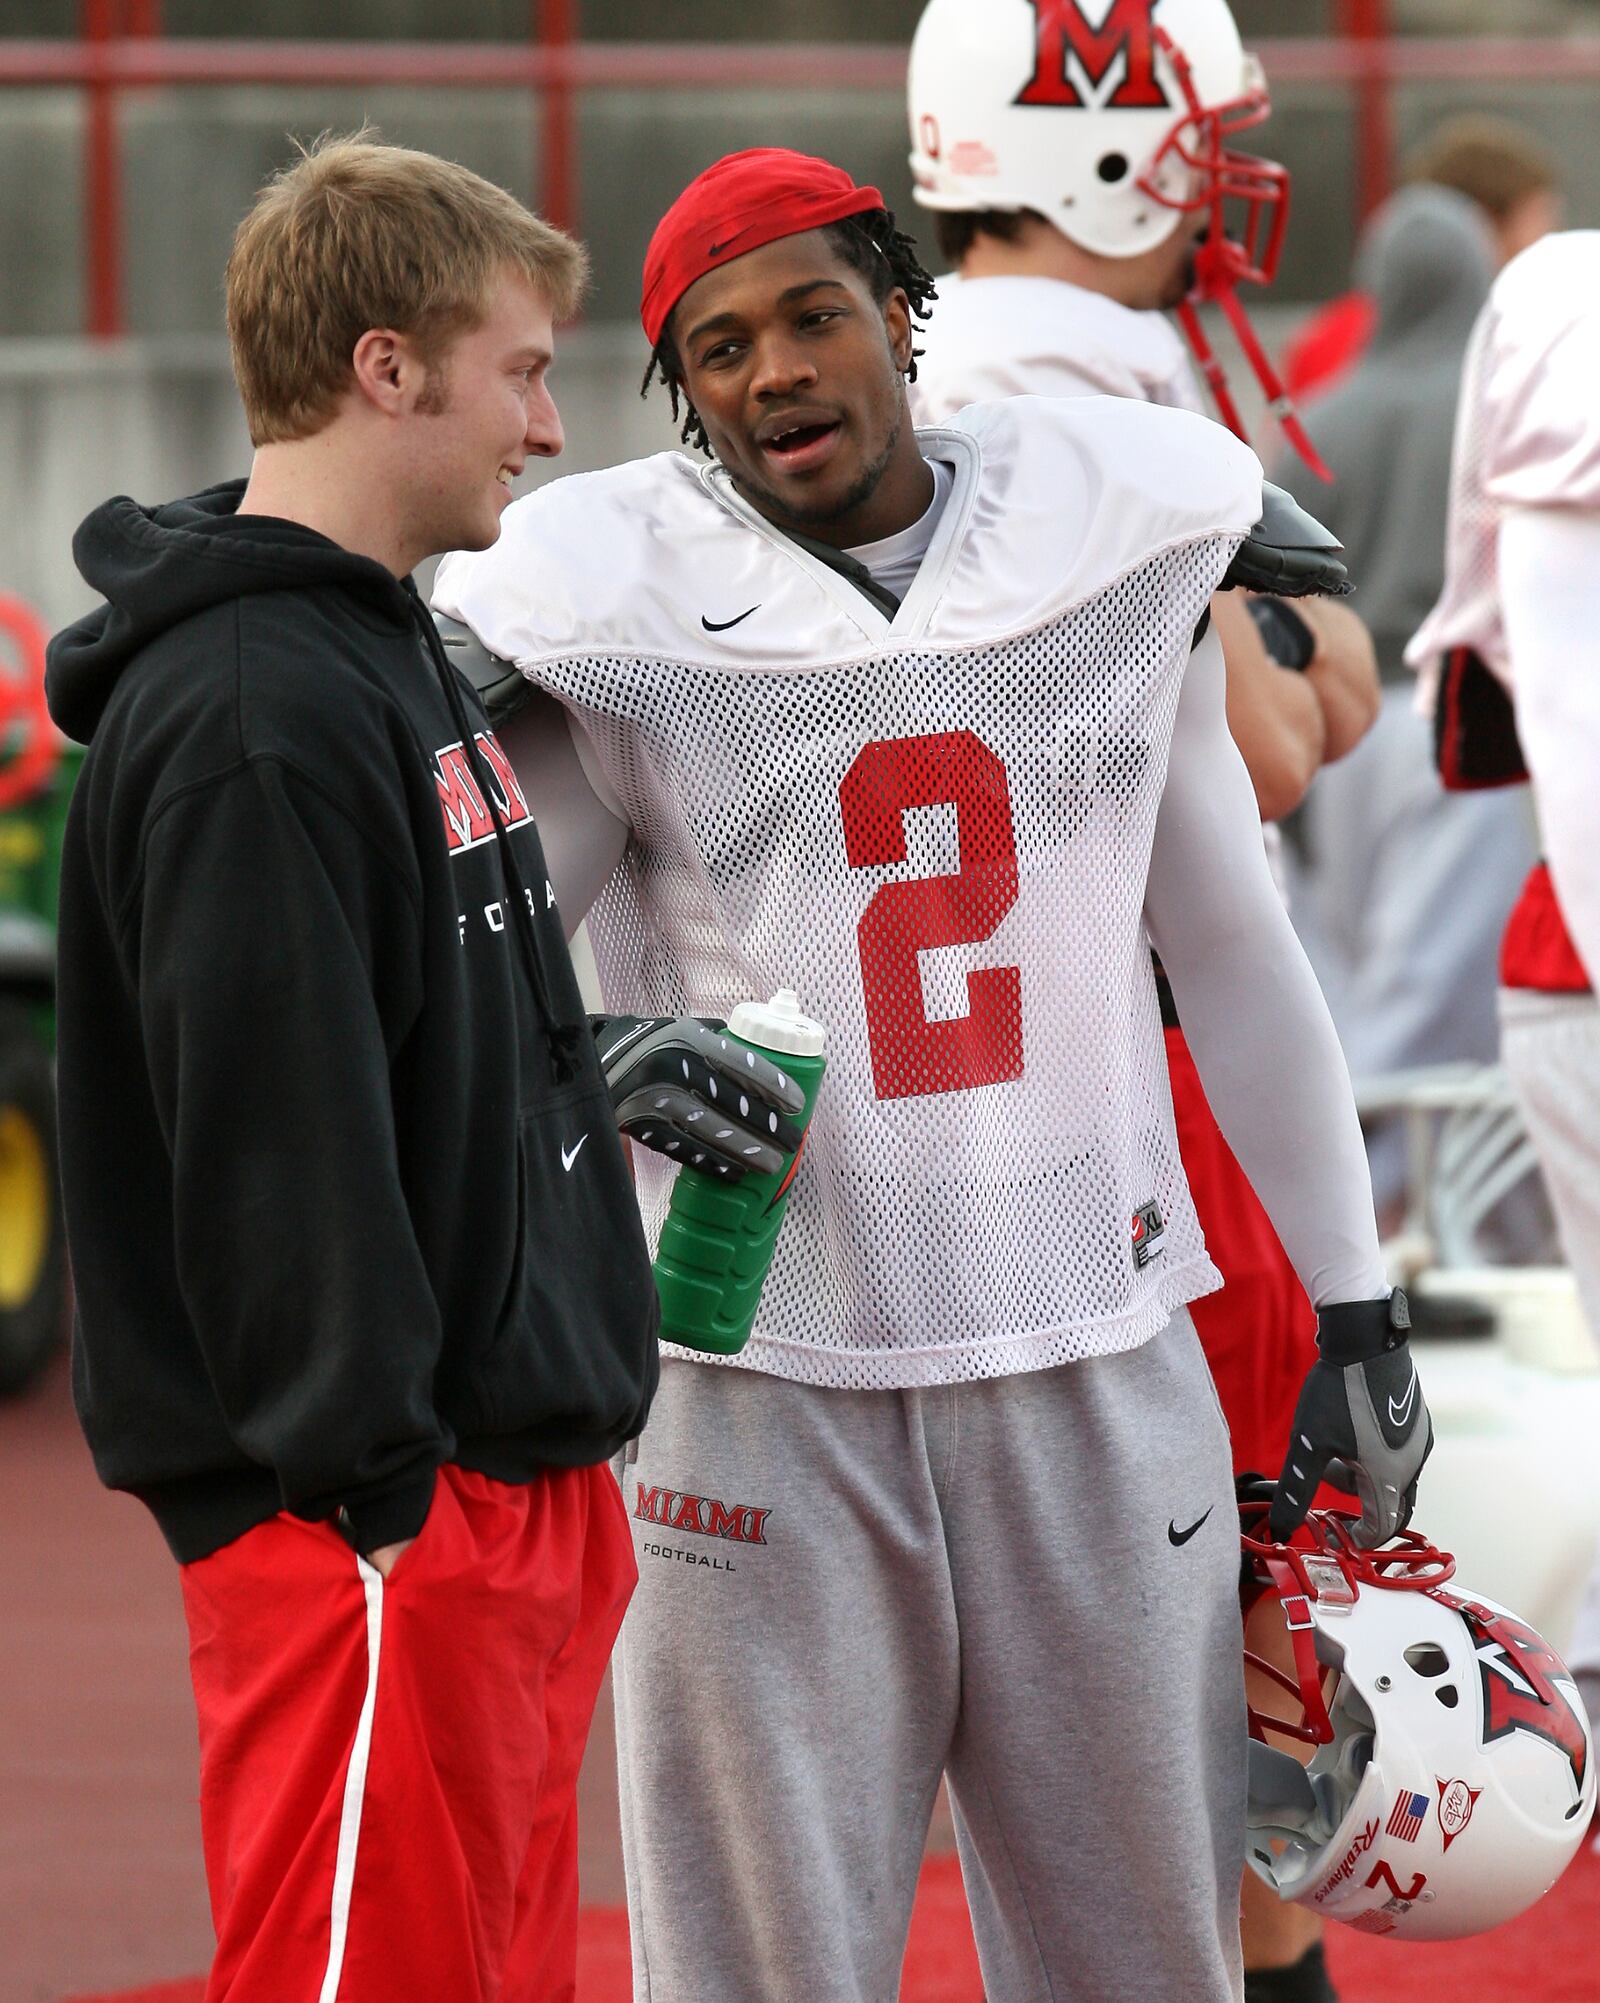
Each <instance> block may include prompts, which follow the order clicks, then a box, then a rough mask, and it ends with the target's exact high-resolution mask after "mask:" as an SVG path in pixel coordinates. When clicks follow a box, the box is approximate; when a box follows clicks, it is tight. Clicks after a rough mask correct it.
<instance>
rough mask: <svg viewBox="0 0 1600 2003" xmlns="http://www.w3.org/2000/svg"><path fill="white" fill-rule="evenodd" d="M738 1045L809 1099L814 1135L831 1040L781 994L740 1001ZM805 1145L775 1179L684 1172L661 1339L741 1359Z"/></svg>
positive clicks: (670, 1232) (790, 996)
mask: <svg viewBox="0 0 1600 2003" xmlns="http://www.w3.org/2000/svg"><path fill="white" fill-rule="evenodd" d="M727 1033H728V1037H729V1040H730V1041H731V1042H734V1043H743V1044H746V1045H748V1047H749V1048H750V1049H752V1050H759V1051H760V1052H761V1054H762V1056H763V1057H766V1058H769V1059H770V1060H771V1061H772V1062H773V1063H774V1064H776V1065H777V1066H778V1068H779V1069H780V1070H781V1071H786V1072H787V1073H788V1074H789V1076H790V1077H791V1078H792V1079H793V1080H794V1081H795V1083H796V1084H797V1085H798V1086H799V1087H800V1089H801V1091H802V1092H804V1094H805V1100H806V1103H805V1107H804V1110H803V1111H802V1112H801V1114H800V1116H799V1125H800V1126H801V1127H803V1128H804V1127H809V1126H810V1124H811V1115H812V1114H813V1112H815V1110H816V1105H817V1089H818V1087H819V1086H820V1085H821V1083H822V1073H823V1070H824V1068H825V1063H826V1060H825V1059H824V1057H823V1054H822V1052H823V1047H824V1045H825V1044H826V1042H827V1033H826V1031H825V1030H824V1029H823V1027H822V1024H821V1023H820V1022H813V1021H812V1020H811V1018H810V1017H809V1016H806V1015H803V1014H802V1013H801V1011H800V998H799V996H798V995H796V994H794V993H792V992H791V991H790V990H789V989H788V988H780V989H779V991H778V992H777V994H775V995H774V996H773V997H772V999H771V1001H768V1002H741V1003H740V1004H739V1006H738V1007H737V1008H736V1009H735V1010H734V1012H733V1014H732V1015H731V1016H730V1017H729V1019H728V1030H727ZM804 1152H805V1139H804V1135H802V1137H801V1141H800V1146H799V1148H798V1149H797V1150H796V1151H795V1153H794V1154H793V1155H792V1156H791V1157H790V1158H789V1160H788V1161H786V1162H785V1163H784V1165H783V1168H782V1169H781V1170H780V1171H779V1173H778V1174H776V1175H747V1176H746V1177H745V1178H744V1179H743V1181H742V1182H736V1183H723V1182H718V1181H716V1180H715V1179H714V1178H713V1177H711V1176H709V1175H697V1174H696V1173H695V1172H694V1170H693V1169H688V1168H685V1169H680V1170H679V1171H678V1179H677V1181H676V1182H675V1183H674V1184H673V1186H672V1203H671V1207H670V1209H669V1210H668V1212H667V1220H666V1222H665V1223H664V1224H663V1225H662V1227H661V1243H660V1245H659V1247H658V1248H657V1251H656V1292H657V1293H658V1294H659V1295H660V1296H661V1340H662V1341H663V1342H676V1343H681V1344H682V1345H683V1346H684V1347H685V1348H686V1349H702V1350H706V1351H708V1352H709V1353H710V1354H711V1355H713V1356H732V1355H733V1354H734V1353H735V1351H737V1350H740V1349H743V1348H744V1346H745V1344H746V1343H747V1342H748V1341H749V1340H750V1331H751V1329H752V1328H753V1327H754V1326H755V1319H756V1309H757V1307H758V1306H759V1305H760V1302H761V1288H762V1285H763V1284H764V1282H765V1280H766V1277H767V1270H768V1268H769V1267H770V1266H771V1264H772V1255H773V1252H774V1251H775V1250H776V1249H777V1244H778V1232H779V1229H780V1227H781V1226H782V1224H783V1214H784V1212H785V1211H786V1210H787V1209H788V1207H789V1187H790V1184H791V1183H792V1182H793V1181H794V1175H795V1170H796V1168H797V1167H798V1166H799V1163H800V1157H801V1155H802V1154H804Z"/></svg>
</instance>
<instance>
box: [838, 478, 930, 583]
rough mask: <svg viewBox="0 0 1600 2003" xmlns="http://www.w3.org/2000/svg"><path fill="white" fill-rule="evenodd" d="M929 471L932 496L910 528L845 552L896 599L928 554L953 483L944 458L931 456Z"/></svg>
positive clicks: (861, 544) (913, 581) (913, 577)
mask: <svg viewBox="0 0 1600 2003" xmlns="http://www.w3.org/2000/svg"><path fill="white" fill-rule="evenodd" d="M928 470H929V471H930V472H931V473H932V474H933V499H932V500H931V501H930V502H929V503H928V506H927V510H926V512H925V513H924V514H922V515H921V516H920V517H919V519H918V520H916V521H914V522H913V523H912V524H911V526H910V528H908V529H901V530H900V531H899V533H898V534H896V535H892V536H884V537H883V539H882V540H881V541H880V542H863V543H857V544H856V546H855V548H854V549H847V550H846V551H845V555H846V556H853V557H854V558H855V560H856V562H857V563H859V564H863V565H865V567H866V568H867V569H868V570H869V571H871V573H872V581H873V582H874V583H875V584H881V585H882V586H883V588H884V590H885V591H892V592H893V593H894V595H895V597H896V598H902V599H903V598H904V597H905V595H906V593H907V592H908V591H909V590H910V589H911V587H912V585H913V584H914V583H915V582H916V578H917V572H918V571H919V570H920V569H921V568H922V559H923V558H924V557H925V556H926V555H927V554H928V545H929V544H930V543H931V542H932V541H933V535H934V531H935V529H937V528H938V526H939V517H940V516H941V515H942V514H943V513H944V509H945V503H946V502H947V501H948V500H949V498H950V495H951V492H952V491H953V489H954V487H955V484H956V473H955V468H954V467H953V466H952V465H950V464H949V462H948V461H947V460H944V459H930V460H929V461H928Z"/></svg>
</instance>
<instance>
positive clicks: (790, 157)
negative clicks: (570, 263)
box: [639, 146, 883, 347]
mask: <svg viewBox="0 0 1600 2003" xmlns="http://www.w3.org/2000/svg"><path fill="white" fill-rule="evenodd" d="M882 207H883V197H882V195H880V194H879V192H878V190H877V189H876V188H858V187H857V186H856V184H855V182H854V181H852V180H851V178H850V176H849V175H848V174H847V173H845V171H844V169H843V168H842V167H833V166H830V165H829V164H828V162H827V161H826V160H816V159H813V158H812V156H811V155H810V154H809V153H791V152H790V151H789V150H788V148H787V147H783V146H757V147H753V148H752V149H751V150H750V151H749V152H747V153H729V154H728V155H727V156H726V158H724V159H721V160H719V161H718V162H717V164H716V165H715V166H714V167H708V168H707V169H706V171H705V172H704V173H703V174H701V175H699V176H698V177H697V178H696V179H695V180H693V181H691V182H690V183H689V185H688V187H687V188H685V189H684V191H683V193H682V194H681V195H680V196H679V197H678V199H677V200H676V201H675V202H674V203H673V205H672V207H671V208H670V209H668V211H667V213H666V214H665V215H664V216H663V217H662V218H661V221H660V222H659V223H658V224H657V225H656V233H655V235H654V236H653V237H652V238H651V239H650V248H649V250H647V251H646V252H645V259H644V301H643V304H642V306H641V308H640V315H639V317H640V318H641V319H642V320H643V321H644V331H645V335H646V337H647V338H648V340H649V342H650V345H651V346H652V347H654V346H655V344H656V342H657V341H659V340H660V338H661V330H662V328H663V327H664V326H665V325H666V324H667V320H668V317H669V316H670V314H671V312H672V309H673V307H674V306H676V305H677V303H678V301H679V300H680V299H681V298H682V297H683V295H684V294H685V293H686V292H687V291H688V289H689V287H690V286H691V285H693V283H694V282H695V280H696V279H697V278H704V277H705V275H706V273H707V272H708V271H713V270H715V269H716V267H717V266H718V265H719V264H727V263H729V262H731V261H732V259H734V258H736V257H743V256H744V254H745V253H746V251H751V250H759V249H760V248H761V246H762V245H763V244H766V243H776V242H777V240H778V238H779V237H783V236H799V235H800V233H801V232H802V231H803V230H815V229H821V228H822V227H823V226H824V224H826V223H836V222H839V221H840V220H841V219H842V218H843V217H845V216H859V215H863V214H865V213H866V211H867V210H868V209H881V208H882Z"/></svg>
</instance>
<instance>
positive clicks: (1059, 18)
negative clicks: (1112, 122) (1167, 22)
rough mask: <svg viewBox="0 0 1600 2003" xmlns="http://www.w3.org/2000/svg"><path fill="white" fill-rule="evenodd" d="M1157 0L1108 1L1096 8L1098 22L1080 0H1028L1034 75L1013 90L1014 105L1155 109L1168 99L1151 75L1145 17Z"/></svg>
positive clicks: (1151, 40) (1151, 39)
mask: <svg viewBox="0 0 1600 2003" xmlns="http://www.w3.org/2000/svg"><path fill="white" fill-rule="evenodd" d="M1155 4H1156V0H1110V5H1109V6H1104V5H1103V6H1102V7H1101V8H1100V10H1099V11H1100V16H1101V18H1100V23H1099V25H1098V27H1097V26H1096V25H1095V24H1094V23H1093V22H1091V21H1090V19H1089V17H1088V15H1087V14H1086V13H1085V11H1084V8H1083V6H1082V5H1081V4H1080V0H1030V5H1031V6H1032V8H1033V12H1034V61H1033V75H1032V76H1031V77H1030V78H1029V79H1028V81H1027V82H1026V83H1025V84H1024V85H1023V87H1022V89H1021V90H1020V91H1019V92H1018V93H1017V98H1016V102H1017V103H1018V104H1049V105H1055V106H1058V107H1059V106H1062V105H1076V106H1078V108H1079V109H1080V110H1081V109H1082V108H1083V107H1084V106H1085V105H1086V104H1089V103H1092V104H1093V105H1094V106H1095V108H1096V110H1099V111H1160V110H1162V109H1163V108H1164V107H1165V106H1167V105H1168V104H1170V102H1171V100H1170V99H1169V98H1168V96H1167V93H1166V91H1165V90H1164V89H1163V87H1162V85H1161V83H1160V82H1159V81H1158V79H1157V77H1156V42H1155V30H1154V26H1153V24H1152V22H1151V19H1150V16H1151V14H1152V12H1153V11H1154V9H1155ZM1069 57H1070V58H1072V59H1073V62H1075V64H1076V67H1077V69H1078V70H1079V71H1080V72H1081V75H1082V79H1083V82H1084V83H1085V84H1086V85H1087V86H1088V89H1089V91H1090V93H1091V95H1090V97H1088V98H1085V97H1084V96H1083V95H1082V93H1081V92H1080V90H1079V88H1078V85H1077V83H1076V82H1075V81H1074V79H1073V76H1072V74H1071V69H1070V67H1069V61H1068V59H1069ZM1119 59H1120V62H1121V75H1120V76H1119V78H1118V79H1117V82H1116V84H1115V86H1114V87H1113V88H1112V89H1111V90H1110V91H1109V92H1107V91H1106V89H1105V86H1106V82H1107V79H1108V78H1109V77H1110V75H1111V72H1112V69H1113V67H1114V66H1115V65H1116V64H1117V63H1118V61H1119Z"/></svg>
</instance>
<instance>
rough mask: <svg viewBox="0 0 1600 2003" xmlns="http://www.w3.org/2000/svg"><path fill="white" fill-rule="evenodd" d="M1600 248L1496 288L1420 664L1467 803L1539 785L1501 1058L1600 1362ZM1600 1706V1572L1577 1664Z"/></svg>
mask: <svg viewBox="0 0 1600 2003" xmlns="http://www.w3.org/2000/svg"><path fill="white" fill-rule="evenodd" d="M1597 339H1600V231H1595V230H1568V231H1564V232H1562V233H1560V234H1557V235H1552V236H1547V237H1545V238H1543V239H1542V240H1541V241H1540V242H1538V243H1536V244H1535V245H1534V246H1533V247H1532V248H1531V249H1529V250H1526V251H1524V252H1523V253H1522V255H1521V256H1520V257H1517V258H1514V259H1513V260H1512V261H1511V263H1510V264H1508V265H1507V266H1506V268H1505V270H1504V271H1503V272H1502V273H1501V275H1500V276H1499V278H1498V279H1497V280H1496V281H1495V284H1494V289H1493V290H1492V292H1491V293H1490V295H1489V301H1488V304H1487V305H1486V306H1485V307H1484V309H1483V312H1482V313H1481V315H1480V316H1479V319H1478V324H1477V327H1476V329H1475V330H1474V333H1473V337H1472V345H1471V347H1470V348H1469V350H1468V354H1467V363H1466V369H1465V372H1464V375H1463V379H1462V387H1461V404H1460V409H1459V412H1458V415H1457V423H1456V440H1455V457H1454V462H1453V465H1452V470H1451V496H1450V532H1449V542H1448V551H1447V561H1446V571H1445V586H1444V592H1443V594H1442V596H1441V597H1440V600H1439V603H1438V604H1437V605H1436V606H1435V607H1434V609H1433V611H1432V612H1431V613H1430V614H1429V615H1428V618H1427V620H1426V621H1425V622H1424V624H1423V626H1422V628H1421V630H1420V631H1419V632H1418V634H1417V636H1416V638H1415V639H1414V640H1413V641H1412V643H1411V646H1410V648H1409V649H1408V650H1407V659H1408V660H1409V661H1410V662H1411V664H1412V665H1413V666H1414V667H1417V668H1419V669H1421V670H1422V671H1423V674H1424V677H1425V686H1426V689H1427V700H1428V704H1429V706H1430V707H1431V708H1432V709H1433V710H1434V717H1435V721H1434V738H1435V745H1436V749H1437V753H1438V762H1439V768H1440V773H1441V776H1442V777H1443V779H1444V782H1445V784H1446V785H1447V786H1449V787H1451V788H1452V789H1460V790H1473V789H1476V788H1479V787H1494V786H1503V785H1506V784H1511V783H1515V782H1516V781H1517V780H1518V779H1522V778H1531V780H1532V783H1533V790H1534V797H1535V801H1536V804H1537V807H1538V815H1539V827H1540V832H1541V834H1542V836H1543V840H1544V846H1545V855H1546V859H1545V860H1544V861H1542V862H1540V863H1539V864H1538V865H1537V866H1536V867H1535V869H1534V870H1533V872H1532V874H1531V875H1530V876H1529V878H1528V881H1527V884H1526V886H1525V887H1524V889H1523V893H1522V896H1521V899H1520V900H1519V902H1518V904H1517V906H1516V908H1515V909H1514V910H1513V911H1512V914H1511V918H1510V921H1509V923H1508V924H1507V927H1506V933H1505V938H1504V940H1503V941H1502V943H1501V948H1500V978H1501V990H1500V1037H1501V1056H1502V1057H1503V1059H1504V1061H1505V1065H1506V1069H1507V1070H1508V1072H1509V1073H1510V1074H1511V1081H1512V1085H1513V1087H1514V1088H1515V1091H1516V1094H1517V1098H1518V1101H1519V1103H1520V1105H1521V1107H1522V1111H1523V1115H1524V1117H1525V1118H1526V1120H1527V1123H1528V1132H1529V1135H1530V1137H1531V1139H1532V1141H1533V1144H1534V1147H1535V1149H1536V1150H1537V1152H1538V1156H1539V1166H1540V1168H1541V1170H1542V1171H1543V1174H1544V1178H1545V1183H1546V1186H1547V1187H1548V1189H1549V1191H1550V1199H1551V1203H1552V1206H1553V1207H1554V1210H1555V1213H1556V1221H1557V1224H1558V1226H1559V1228H1560V1232H1561V1242H1562V1247H1563V1249H1564V1251H1565V1252H1566V1255H1567V1258H1568V1260H1569V1262H1570V1263H1571V1266H1572V1269H1573V1273H1574V1276H1575V1277H1576V1280H1577V1283H1578V1292H1579V1297H1580V1299H1581V1300H1582V1303H1583V1309H1584V1314H1585V1316H1586V1318H1587V1320H1588V1323H1589V1329H1590V1333H1591V1335H1592V1336H1593V1337H1594V1339H1595V1341H1596V1342H1597V1344H1600V1138H1597V1137H1600V1003H1597V1001H1596V999H1595V970H1596V969H1597V968H1600V807H1597V805H1596V797H1595V773H1596V772H1597V771H1600V676H1597V675H1596V674H1595V673H1594V672H1593V666H1592V660H1593V653H1594V637H1593V636H1594V634H1595V632H1596V630H1597V628H1600V393H1597V391H1596V388H1595V381H1594V355H1595V343H1596V340H1597ZM1568 1656H1569V1660H1570V1662H1571V1666H1572V1668H1573V1670H1574V1672H1575V1673H1576V1675H1577V1677H1578V1681H1579V1685H1580V1688H1581V1689H1582V1690H1583V1693H1584V1697H1585V1700H1586V1702H1587V1703H1588V1704H1589V1706H1590V1716H1591V1718H1593V1717H1594V1716H1595V1715H1596V1711H1597V1708H1600V1569H1597V1571H1596V1572H1595V1573H1594V1575H1593V1576H1592V1577H1591V1580H1590V1584H1589V1589H1588V1592H1587V1595H1586V1598H1585V1602H1584V1607H1583V1610H1582V1612H1581V1614H1580V1617H1579V1624H1578V1629H1577V1632H1576V1633H1575V1635H1574V1637H1573V1643H1572V1647H1571V1648H1570V1650H1569V1651H1568Z"/></svg>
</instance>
